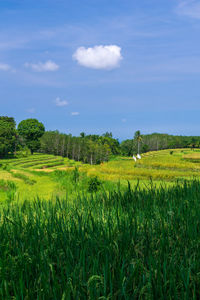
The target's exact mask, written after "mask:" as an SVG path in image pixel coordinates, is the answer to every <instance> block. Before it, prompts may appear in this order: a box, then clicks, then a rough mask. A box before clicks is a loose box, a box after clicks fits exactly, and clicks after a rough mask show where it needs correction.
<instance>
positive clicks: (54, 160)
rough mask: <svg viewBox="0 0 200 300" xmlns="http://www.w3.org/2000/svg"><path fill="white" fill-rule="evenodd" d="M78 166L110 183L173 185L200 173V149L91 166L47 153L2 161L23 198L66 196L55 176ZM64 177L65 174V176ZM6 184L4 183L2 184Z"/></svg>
mask: <svg viewBox="0 0 200 300" xmlns="http://www.w3.org/2000/svg"><path fill="white" fill-rule="evenodd" d="M74 167H78V170H79V172H80V173H81V174H84V176H86V177H87V178H89V177H94V176H97V177H98V178H99V179H100V180H103V181H106V182H112V183H113V182H114V183H118V182H119V181H120V182H121V184H122V185H125V184H126V185H127V181H129V182H130V183H131V185H135V184H136V183H137V181H138V180H140V183H141V186H144V187H146V186H148V184H149V183H150V182H151V183H152V181H153V182H154V183H155V185H160V184H163V182H164V183H165V184H166V185H173V184H174V183H175V182H176V181H177V180H179V181H181V180H183V179H187V180H190V179H192V178H194V177H195V178H198V177H199V175H200V150H199V149H195V150H189V149H176V150H163V151H157V152H148V153H146V154H144V155H142V159H141V160H138V161H137V162H134V161H133V159H132V158H129V157H113V159H111V160H110V161H109V162H106V163H102V164H101V165H92V166H91V165H87V164H83V163H81V162H75V161H73V160H70V159H68V158H63V157H59V156H53V155H47V154H34V155H32V156H28V157H23V158H14V159H4V160H0V180H3V181H4V182H6V181H12V182H14V183H15V184H16V190H17V194H18V195H19V196H21V195H22V194H23V198H24V197H25V198H27V197H36V196H37V195H40V197H43V198H49V197H52V196H53V197H54V196H55V195H63V194H64V193H65V192H66V189H65V191H63V190H62V189H61V188H60V184H59V183H58V181H56V180H55V178H54V173H55V171H60V172H64V173H63V174H65V173H66V174H70V173H72V171H73V170H74ZM62 177H63V175H62ZM2 185H3V184H2ZM6 193H7V189H5V188H1V185H0V199H5V198H6V197H7V195H6Z"/></svg>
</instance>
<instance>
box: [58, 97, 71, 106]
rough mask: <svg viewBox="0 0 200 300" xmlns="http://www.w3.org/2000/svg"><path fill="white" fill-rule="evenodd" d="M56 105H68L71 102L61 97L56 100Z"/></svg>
mask: <svg viewBox="0 0 200 300" xmlns="http://www.w3.org/2000/svg"><path fill="white" fill-rule="evenodd" d="M55 103H56V106H59V107H63V106H67V105H68V104H69V103H68V102H67V101H66V100H61V99H60V98H59V97H57V98H56V100H55Z"/></svg>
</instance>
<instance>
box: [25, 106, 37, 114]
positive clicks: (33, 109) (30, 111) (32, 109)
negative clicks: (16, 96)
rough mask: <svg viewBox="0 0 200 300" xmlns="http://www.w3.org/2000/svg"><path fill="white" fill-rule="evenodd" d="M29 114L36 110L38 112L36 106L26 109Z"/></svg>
mask: <svg viewBox="0 0 200 300" xmlns="http://www.w3.org/2000/svg"><path fill="white" fill-rule="evenodd" d="M26 111H27V112H28V113H29V114H34V113H35V112H36V110H35V108H33V107H32V108H28V109H27V110H26Z"/></svg>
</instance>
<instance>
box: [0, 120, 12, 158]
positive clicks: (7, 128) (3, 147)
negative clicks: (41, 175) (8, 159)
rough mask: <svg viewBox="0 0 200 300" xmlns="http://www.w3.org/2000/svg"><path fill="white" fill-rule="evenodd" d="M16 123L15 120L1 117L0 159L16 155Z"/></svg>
mask: <svg viewBox="0 0 200 300" xmlns="http://www.w3.org/2000/svg"><path fill="white" fill-rule="evenodd" d="M15 126H16V123H15V120H14V118H11V117H4V116H0V157H5V156H7V155H8V153H14V151H15V145H16V128H15Z"/></svg>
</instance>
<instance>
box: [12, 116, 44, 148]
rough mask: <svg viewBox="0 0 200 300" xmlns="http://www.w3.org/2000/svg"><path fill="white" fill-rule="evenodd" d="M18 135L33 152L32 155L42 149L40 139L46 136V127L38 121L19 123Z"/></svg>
mask: <svg viewBox="0 0 200 300" xmlns="http://www.w3.org/2000/svg"><path fill="white" fill-rule="evenodd" d="M17 130H18V133H19V135H20V136H21V137H22V138H23V139H24V141H25V144H26V145H27V147H28V148H29V149H30V150H31V154H33V152H34V151H37V150H38V149H39V148H40V140H39V138H40V137H41V136H42V135H43V134H44V132H45V127H44V125H43V124H42V123H40V122H39V121H38V120H37V119H26V120H23V121H21V122H20V123H19V125H18V128H17Z"/></svg>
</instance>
